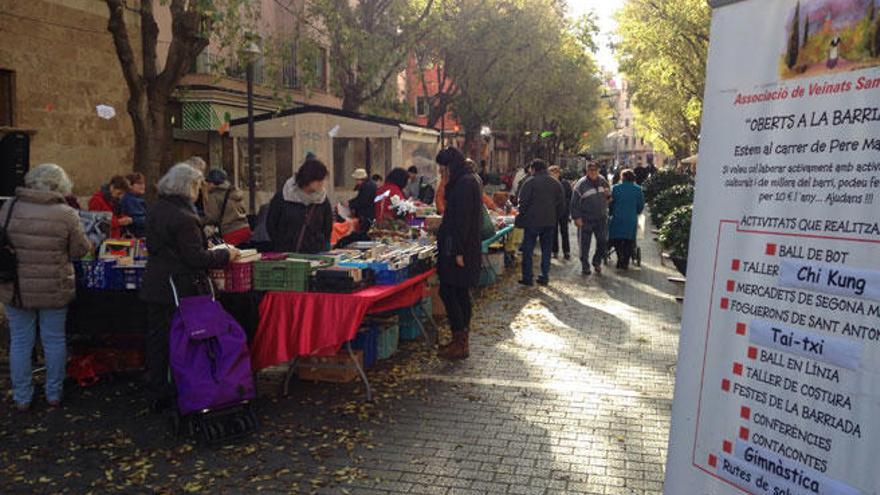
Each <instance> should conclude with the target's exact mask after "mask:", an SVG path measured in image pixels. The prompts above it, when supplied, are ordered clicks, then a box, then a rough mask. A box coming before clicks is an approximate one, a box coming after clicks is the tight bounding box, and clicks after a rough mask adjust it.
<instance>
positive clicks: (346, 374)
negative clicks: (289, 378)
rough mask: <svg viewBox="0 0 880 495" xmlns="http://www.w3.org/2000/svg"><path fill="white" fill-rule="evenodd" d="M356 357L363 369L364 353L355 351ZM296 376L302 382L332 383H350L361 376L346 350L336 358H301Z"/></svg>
mask: <svg viewBox="0 0 880 495" xmlns="http://www.w3.org/2000/svg"><path fill="white" fill-rule="evenodd" d="M354 357H355V359H356V360H357V362H358V364H359V365H360V366H361V368H362V369H363V366H364V351H361V350H356V351H354ZM296 374H297V376H299V379H300V380H309V381H316V382H330V383H348V382H351V381H353V380H355V379H356V378H358V376H359V375H358V371H357V367H355V365H354V362H353V361H352V360H351V356H350V355H349V354H348V351H347V350H345V349H343V350H341V351H339V353H338V354H336V355H335V356H310V357H306V358H300V360H299V361H297V363H296Z"/></svg>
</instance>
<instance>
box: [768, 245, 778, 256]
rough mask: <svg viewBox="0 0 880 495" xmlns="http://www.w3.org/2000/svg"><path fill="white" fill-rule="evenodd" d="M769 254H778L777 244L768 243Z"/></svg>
mask: <svg viewBox="0 0 880 495" xmlns="http://www.w3.org/2000/svg"><path fill="white" fill-rule="evenodd" d="M766 253H767V256H776V244H773V243H767V251H766Z"/></svg>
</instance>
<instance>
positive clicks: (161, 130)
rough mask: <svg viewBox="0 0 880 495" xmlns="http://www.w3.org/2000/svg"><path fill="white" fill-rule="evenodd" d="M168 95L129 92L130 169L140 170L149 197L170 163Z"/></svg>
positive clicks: (153, 192) (170, 136)
mask: <svg viewBox="0 0 880 495" xmlns="http://www.w3.org/2000/svg"><path fill="white" fill-rule="evenodd" d="M167 108H168V96H167V95H164V94H161V93H159V92H153V93H152V94H151V95H150V96H147V94H146V91H145V92H143V93H141V94H137V95H132V96H131V98H130V99H129V101H128V113H129V115H130V116H131V121H132V124H133V128H134V171H135V172H140V173H142V174H144V177H145V178H146V183H147V187H148V194H149V196H150V197H154V195H155V185H156V183H157V182H158V181H159V178H160V177H161V176H162V174H163V173H164V172H165V171H166V170H167V169H168V167H169V166H170V164H171V158H172V153H171V145H172V140H173V136H172V130H171V126H170V125H169V122H168V114H167V111H168V110H167Z"/></svg>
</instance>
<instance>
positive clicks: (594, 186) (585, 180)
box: [571, 162, 611, 275]
mask: <svg viewBox="0 0 880 495" xmlns="http://www.w3.org/2000/svg"><path fill="white" fill-rule="evenodd" d="M610 197H611V188H610V187H609V186H608V181H607V180H606V179H605V178H604V177H602V176H600V175H599V166H598V165H597V164H596V163H595V162H590V163H589V164H588V165H587V175H586V177H582V178H581V180H579V181H578V182H577V184H575V186H574V191H573V192H572V195H571V218H573V219H574V223H575V225H577V227H578V230H579V234H580V235H579V237H580V248H581V273H582V274H583V275H589V274H590V244H591V243H592V240H593V236H596V252H595V254H594V255H593V260H592V261H593V263H592V264H593V268H594V269H595V270H596V273H597V274H601V273H602V260H603V259H604V257H605V249H606V245H607V243H608V199H609V198H610Z"/></svg>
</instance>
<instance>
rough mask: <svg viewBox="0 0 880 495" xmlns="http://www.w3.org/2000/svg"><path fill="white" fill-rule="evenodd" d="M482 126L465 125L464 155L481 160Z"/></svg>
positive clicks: (477, 160)
mask: <svg viewBox="0 0 880 495" xmlns="http://www.w3.org/2000/svg"><path fill="white" fill-rule="evenodd" d="M479 146H480V128H479V127H465V128H464V149H463V150H462V152H463V153H464V156H466V157H468V158H470V159H472V160H474V161H476V162H479V160H480V148H479Z"/></svg>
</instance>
